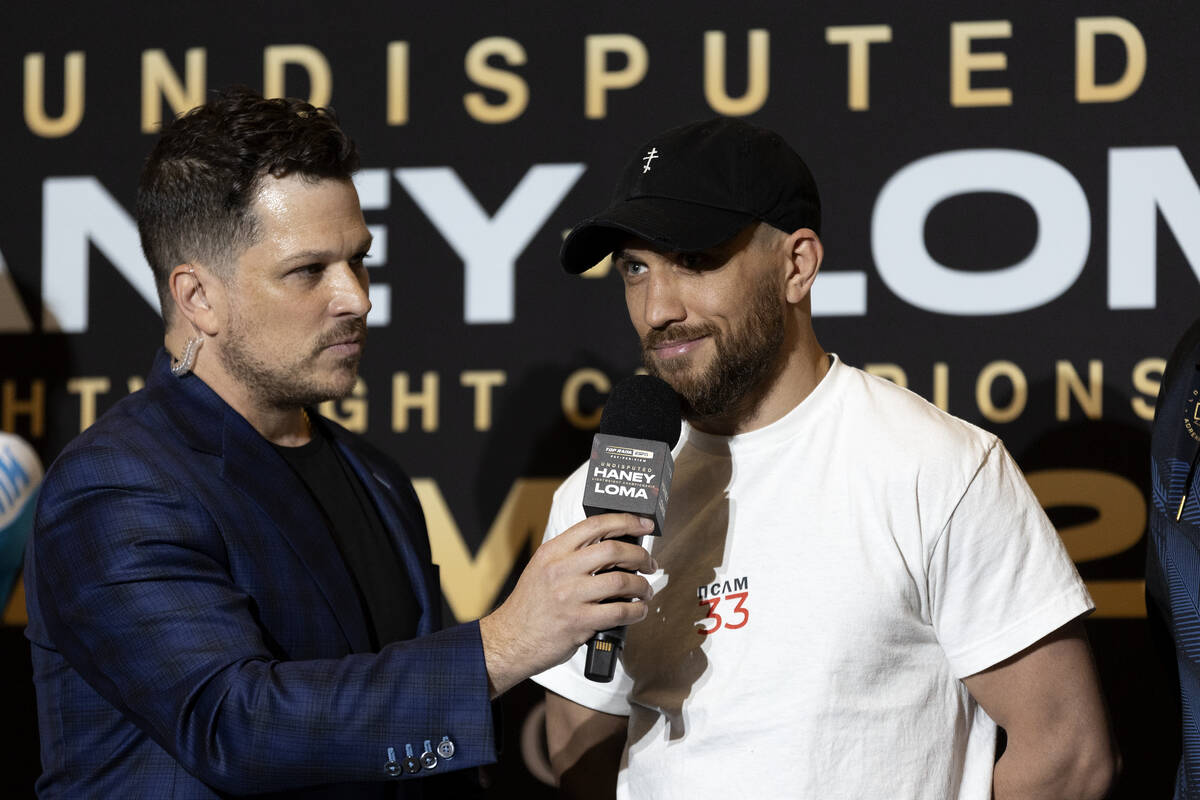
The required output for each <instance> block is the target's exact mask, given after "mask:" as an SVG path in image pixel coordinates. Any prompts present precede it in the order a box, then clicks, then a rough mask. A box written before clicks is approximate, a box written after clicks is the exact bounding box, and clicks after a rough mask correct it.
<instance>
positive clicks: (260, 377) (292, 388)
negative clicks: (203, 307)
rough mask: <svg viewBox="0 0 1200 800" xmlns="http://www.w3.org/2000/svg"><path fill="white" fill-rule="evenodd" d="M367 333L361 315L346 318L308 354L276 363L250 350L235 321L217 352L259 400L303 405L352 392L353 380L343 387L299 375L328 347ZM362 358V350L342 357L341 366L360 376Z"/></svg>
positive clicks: (287, 405) (285, 405) (281, 405)
mask: <svg viewBox="0 0 1200 800" xmlns="http://www.w3.org/2000/svg"><path fill="white" fill-rule="evenodd" d="M366 333H367V322H366V320H365V319H363V318H362V317H358V318H355V319H352V320H343V321H342V322H340V323H338V325H337V326H335V327H334V328H332V329H331V330H329V331H328V332H326V333H325V334H322V335H321V337H320V338H319V339H318V340H317V343H316V345H315V346H314V347H313V349H312V351H311V352H310V353H309V354H308V356H307V357H305V358H301V359H296V360H295V361H293V362H292V364H289V365H285V366H273V365H269V364H267V363H265V362H264V361H262V360H261V359H259V358H258V357H256V356H255V355H253V354H252V353H251V352H250V349H249V348H248V347H247V340H248V337H247V336H246V334H245V329H244V328H243V326H242V325H240V324H234V325H232V326H230V329H229V333H228V338H226V340H225V343H224V346H223V347H221V348H220V349H219V351H218V352H219V355H220V359H221V364H222V365H223V366H224V367H225V370H226V371H227V372H228V373H229V374H230V375H232V376H233V377H234V378H235V379H237V381H238V382H239V383H241V384H242V385H243V386H245V387H247V388H248V389H249V390H250V392H251V393H252V394H253V395H254V396H255V397H256V398H257V399H258V400H259V402H261V403H263V404H264V405H267V406H270V407H272V408H303V407H305V406H315V405H317V404H319V403H323V402H325V401H326V400H338V399H341V398H343V397H346V396H348V395H349V394H350V392H351V391H352V390H353V389H354V381H353V380H351V381H349V383H348V384H346V385H345V386H340V385H331V384H328V383H327V384H320V383H317V382H315V381H311V380H310V381H305V380H304V379H303V378H301V377H299V375H300V374H303V371H304V369H305V366H306V365H307V364H308V363H310V362H313V361H316V359H317V358H319V357H320V355H321V351H322V350H324V349H325V348H326V347H329V346H330V345H331V344H334V343H336V342H339V341H343V340H344V339H346V338H347V337H352V336H360V337H365V336H366ZM360 358H361V351H360V352H359V354H358V355H353V356H347V357H345V358H343V359H342V363H341V365H340V366H341V367H342V369H344V370H346V371H347V372H349V373H350V375H351V376H357V374H358V362H359V359H360Z"/></svg>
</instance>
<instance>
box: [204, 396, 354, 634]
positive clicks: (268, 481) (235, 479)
mask: <svg viewBox="0 0 1200 800" xmlns="http://www.w3.org/2000/svg"><path fill="white" fill-rule="evenodd" d="M224 427H225V430H224V437H223V442H222V453H221V455H222V457H223V459H224V460H223V477H224V478H225V479H226V480H227V481H229V483H230V484H232V485H233V486H234V487H236V488H237V489H238V490H239V491H240V492H241V493H242V494H244V495H245V496H246V497H247V498H249V499H250V500H252V501H254V502H255V503H257V504H258V506H259V508H261V509H262V511H263V513H264V514H265V515H266V516H267V517H269V518H270V519H271V521H272V522H273V523H274V524H275V527H276V529H277V530H278V533H279V535H280V536H282V537H283V539H284V540H285V541H287V543H288V544H289V545H290V546H291V548H292V550H293V552H295V554H296V555H297V557H299V559H300V560H301V561H302V562H303V563H304V565H305V566H306V567H307V568H308V571H309V572H310V573H311V574H312V577H313V580H314V581H315V582H316V584H317V586H319V587H320V589H321V592H322V593H323V594H324V595H325V599H326V600H327V601H328V602H329V606H330V608H332V609H333V613H334V616H335V617H336V618H337V621H338V623H339V624H340V625H341V627H342V631H343V633H345V635H346V640H347V641H348V642H349V643H350V646H351V648H352V649H353V650H354V651H355V652H367V651H369V650H370V649H371V644H370V641H371V640H370V636H369V634H368V632H367V627H366V621H365V620H364V619H363V614H362V606H361V605H360V603H359V600H358V595H357V593H356V592H355V591H354V584H353V582H352V579H351V577H350V574H349V572H348V571H347V570H346V566H345V562H344V561H343V559H342V555H341V553H340V552H339V551H338V549H337V545H336V544H335V543H334V540H333V534H332V533H331V532H330V530H329V527H328V525H326V524H325V518H324V516H322V514H321V510H320V508H318V507H317V504H316V502H315V501H314V500H313V499H312V495H311V494H309V491H308V489H307V488H306V487H305V486H304V484H303V482H301V480H300V479H299V478H298V477H297V476H296V474H295V473H294V472H293V471H292V469H291V468H290V467H289V466H288V465H287V462H285V461H284V460H283V457H282V456H280V455H279V454H278V453H276V452H275V449H274V448H273V447H271V445H270V443H268V442H267V440H266V439H264V438H262V436H260V435H259V434H258V432H257V431H255V430H254V429H253V428H252V427H251V426H250V424H249V423H247V422H246V421H245V420H244V419H243V418H242V417H241V416H240V415H239V414H237V412H235V411H233V409H229V411H228V412H227V413H226V415H225V426H224Z"/></svg>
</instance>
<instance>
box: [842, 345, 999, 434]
mask: <svg viewBox="0 0 1200 800" xmlns="http://www.w3.org/2000/svg"><path fill="white" fill-rule="evenodd" d="M842 370H843V375H842V376H841V377H842V387H843V397H842V398H841V400H842V403H841V406H840V407H841V410H842V412H843V413H844V414H849V415H853V416H857V417H858V418H859V419H862V420H863V423H862V424H863V425H864V426H865V427H866V429H867V430H869V431H870V434H869V435H870V436H878V437H879V441H880V443H889V442H890V443H894V444H897V445H902V446H904V447H906V448H914V449H915V450H916V451H929V450H934V451H941V452H945V451H946V450H947V449H948V448H949V449H952V450H953V449H965V450H967V451H970V452H972V453H978V454H982V453H985V452H987V451H988V450H990V449H991V448H992V447H993V446H994V445H995V444H996V442H997V441H998V439H997V437H996V435H995V434H993V433H990V432H989V431H986V430H984V429H983V428H980V427H979V426H978V425H975V424H973V423H971V422H968V421H967V420H965V419H962V418H961V417H956V416H954V415H953V414H951V413H949V412H947V411H944V410H942V409H941V408H938V407H937V406H936V405H934V404H933V403H931V402H929V401H928V400H926V399H925V398H923V397H921V396H920V395H918V394H917V393H916V392H913V391H912V390H910V389H908V388H906V387H903V386H900V385H898V384H896V383H893V382H892V381H890V380H888V379H886V378H882V377H880V376H878V375H873V374H871V373H869V372H866V371H865V370H861V369H859V368H857V367H852V366H850V365H847V364H843V365H842ZM893 440H894V441H893Z"/></svg>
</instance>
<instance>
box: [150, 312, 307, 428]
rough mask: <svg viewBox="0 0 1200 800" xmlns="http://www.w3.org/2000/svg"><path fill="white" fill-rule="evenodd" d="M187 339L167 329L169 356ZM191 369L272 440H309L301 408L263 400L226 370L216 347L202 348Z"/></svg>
mask: <svg viewBox="0 0 1200 800" xmlns="http://www.w3.org/2000/svg"><path fill="white" fill-rule="evenodd" d="M186 342H187V339H186V337H182V336H180V335H178V334H172V333H168V334H167V336H166V337H165V339H164V342H163V344H164V345H165V346H166V348H167V352H168V353H170V354H171V355H172V357H177V356H178V355H179V354H180V353H182V352H183V348H184V347H185V346H186ZM192 373H193V374H194V375H195V376H196V377H197V378H199V379H200V380H202V381H204V382H205V383H206V384H208V388H210V389H212V390H213V391H214V392H216V393H217V396H218V397H220V398H221V399H222V400H224V401H225V402H226V403H228V404H229V406H230V408H232V409H233V410H234V411H236V412H238V413H239V414H241V415H242V417H244V418H245V420H246V421H247V422H249V423H250V425H251V427H253V428H254V430H256V431H258V432H259V434H260V435H261V436H262V437H263V438H264V439H266V440H267V441H268V442H270V443H271V444H277V445H281V446H283V447H299V446H300V445H302V444H308V443H309V442H310V441H312V429H311V425H310V424H309V420H308V416H307V414H306V413H305V411H304V409H303V408H301V407H300V406H294V407H288V408H280V407H279V406H275V405H271V404H268V403H264V402H263V401H262V400H261V398H259V397H258V395H257V394H255V393H254V392H253V391H251V390H250V389H249V388H248V387H246V386H245V385H244V384H242V383H241V382H240V381H238V380H237V379H235V378H234V377H233V376H231V375H230V374H229V373H228V372H226V371H225V369H224V368H223V367H222V366H221V363H220V359H219V357H218V355H217V353H216V351H215V350H211V351H210V352H205V351H204V350H203V348H201V351H200V353H199V354H198V355H197V358H196V364H195V366H194V367H193V368H192Z"/></svg>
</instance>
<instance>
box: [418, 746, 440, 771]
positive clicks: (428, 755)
mask: <svg viewBox="0 0 1200 800" xmlns="http://www.w3.org/2000/svg"><path fill="white" fill-rule="evenodd" d="M421 766H423V767H424V768H425V769H433V768H434V767H436V766H437V756H435V755H434V754H433V745H432V744H430V743H429V740H428V739H426V740H425V752H424V753H421Z"/></svg>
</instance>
